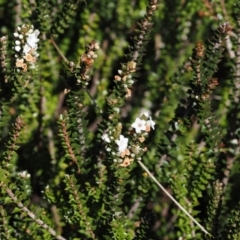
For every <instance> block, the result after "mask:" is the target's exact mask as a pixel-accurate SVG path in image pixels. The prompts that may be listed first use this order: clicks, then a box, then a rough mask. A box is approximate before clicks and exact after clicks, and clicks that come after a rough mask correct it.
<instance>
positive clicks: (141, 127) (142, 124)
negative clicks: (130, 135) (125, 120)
mask: <svg viewBox="0 0 240 240" xmlns="http://www.w3.org/2000/svg"><path fill="white" fill-rule="evenodd" d="M146 123H147V122H146V121H145V120H142V119H140V118H136V120H135V122H134V123H133V124H132V125H131V127H132V128H135V131H136V133H141V131H145V130H146Z"/></svg>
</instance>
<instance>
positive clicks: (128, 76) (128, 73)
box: [114, 61, 137, 98]
mask: <svg viewBox="0 0 240 240" xmlns="http://www.w3.org/2000/svg"><path fill="white" fill-rule="evenodd" d="M136 66H137V63H136V62H134V61H130V62H128V63H127V64H126V65H123V66H122V70H118V75H115V77H114V80H115V81H116V82H122V86H123V88H124V90H125V92H126V95H125V97H126V98H128V97H131V94H132V91H131V89H130V88H131V86H132V84H133V83H134V81H133V79H132V73H134V72H136Z"/></svg>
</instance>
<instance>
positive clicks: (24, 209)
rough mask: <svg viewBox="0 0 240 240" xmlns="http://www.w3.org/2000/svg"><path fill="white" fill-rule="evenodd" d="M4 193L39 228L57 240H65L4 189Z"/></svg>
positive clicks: (9, 190)
mask: <svg viewBox="0 0 240 240" xmlns="http://www.w3.org/2000/svg"><path fill="white" fill-rule="evenodd" d="M6 192H7V194H8V196H9V197H10V198H11V199H12V200H13V201H14V202H15V203H16V204H17V206H18V207H19V208H20V209H22V210H23V211H24V212H25V213H26V214H27V215H28V216H29V217H30V218H31V219H32V220H33V221H34V222H36V223H37V224H38V225H39V226H40V227H42V228H44V229H45V230H47V231H48V232H49V233H50V234H51V235H52V236H54V237H55V238H56V239H58V240H66V238H64V237H62V236H60V235H57V233H56V231H55V230H54V229H52V228H51V227H49V226H48V225H47V224H46V223H44V222H43V221H42V220H41V219H40V218H37V217H36V215H35V214H34V213H33V212H31V211H30V210H29V209H28V208H27V207H25V206H24V205H23V204H22V203H21V202H20V201H19V200H18V198H17V197H16V196H15V195H14V193H13V192H12V191H11V189H9V188H8V187H6Z"/></svg>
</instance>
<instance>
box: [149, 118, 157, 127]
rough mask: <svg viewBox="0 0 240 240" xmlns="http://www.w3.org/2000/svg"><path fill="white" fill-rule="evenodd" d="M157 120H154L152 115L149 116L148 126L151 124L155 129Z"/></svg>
mask: <svg viewBox="0 0 240 240" xmlns="http://www.w3.org/2000/svg"><path fill="white" fill-rule="evenodd" d="M155 124H156V123H155V122H154V121H153V120H152V118H151V117H149V120H148V121H147V126H150V127H151V128H152V129H153V130H154V126H155Z"/></svg>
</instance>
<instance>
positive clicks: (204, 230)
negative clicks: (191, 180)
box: [138, 161, 210, 235]
mask: <svg viewBox="0 0 240 240" xmlns="http://www.w3.org/2000/svg"><path fill="white" fill-rule="evenodd" d="M138 163H139V164H140V166H141V167H142V168H143V169H144V170H145V171H146V172H147V173H148V175H149V176H150V178H152V180H153V181H154V182H155V183H156V184H157V185H158V186H159V188H160V189H161V190H162V191H163V192H164V193H165V194H166V195H167V196H168V197H169V198H170V199H171V200H172V201H173V202H174V203H175V204H176V205H177V206H178V207H179V208H180V209H181V210H182V211H183V212H184V213H185V214H186V215H187V216H188V217H189V218H190V219H191V220H192V221H193V222H194V223H195V224H196V225H197V226H199V228H200V229H201V230H202V231H203V232H204V233H206V234H209V235H210V233H209V232H208V231H207V230H206V229H205V228H204V227H203V226H202V225H201V224H200V223H198V222H197V220H195V219H194V218H193V217H192V216H191V215H190V214H189V213H188V211H187V210H186V209H185V208H184V207H182V206H181V205H180V204H179V203H178V202H177V200H175V198H174V197H173V196H172V195H171V194H170V193H169V192H168V191H167V190H166V189H165V188H164V187H163V186H162V185H161V184H160V183H159V182H158V180H157V179H156V178H155V177H154V176H153V175H152V173H150V171H149V170H148V168H147V167H146V166H145V165H144V164H143V163H142V162H141V161H138Z"/></svg>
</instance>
